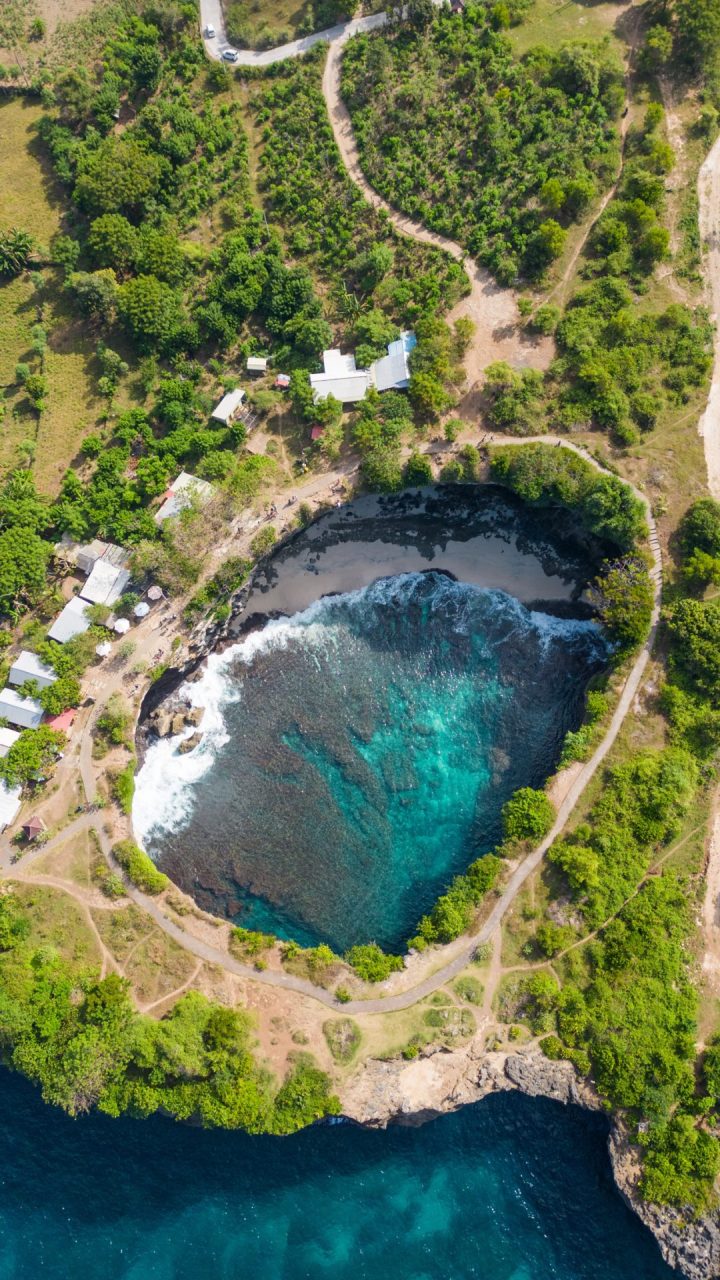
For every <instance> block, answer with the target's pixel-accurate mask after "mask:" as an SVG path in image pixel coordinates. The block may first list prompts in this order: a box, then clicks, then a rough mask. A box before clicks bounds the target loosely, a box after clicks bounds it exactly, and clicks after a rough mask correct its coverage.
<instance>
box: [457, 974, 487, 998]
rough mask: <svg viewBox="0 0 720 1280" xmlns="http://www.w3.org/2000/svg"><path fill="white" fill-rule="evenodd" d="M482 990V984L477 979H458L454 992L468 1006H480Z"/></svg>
mask: <svg viewBox="0 0 720 1280" xmlns="http://www.w3.org/2000/svg"><path fill="white" fill-rule="evenodd" d="M484 990H485V988H484V987H483V984H482V982H478V980H477V978H472V977H466V978H458V979H457V981H456V983H455V991H456V992H457V994H458V995H459V997H460V999H461V1000H467V1002H468V1004H482V998H483V993H484Z"/></svg>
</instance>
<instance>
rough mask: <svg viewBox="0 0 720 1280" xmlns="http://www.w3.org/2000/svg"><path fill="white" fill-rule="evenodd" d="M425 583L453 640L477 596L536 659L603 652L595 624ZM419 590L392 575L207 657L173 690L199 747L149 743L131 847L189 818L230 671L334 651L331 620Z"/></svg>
mask: <svg viewBox="0 0 720 1280" xmlns="http://www.w3.org/2000/svg"><path fill="white" fill-rule="evenodd" d="M433 576H434V583H433V591H432V602H431V603H432V608H433V610H439V611H442V612H443V613H444V614H445V616H446V617H451V618H452V625H453V629H454V630H455V631H456V632H458V633H465V634H466V633H467V632H468V630H469V629H470V628H471V627H472V626H473V625H477V618H476V617H475V616H474V614H473V603H474V602H476V600H477V597H478V595H480V596H484V597H485V598H486V599H487V598H491V599H492V601H493V605H494V607H495V608H496V610H497V612H498V613H499V614H500V613H505V614H506V615H508V614H509V615H510V616H511V617H512V618H513V621H514V623H515V625H516V626H517V627H518V629H519V630H521V631H523V632H527V630H528V629H532V630H533V631H535V632H536V634H537V636H538V639H539V641H540V644H541V651H542V654H543V656H545V654H546V652H547V650H548V647H549V646H550V645H551V644H552V643H553V641H554V640H556V639H561V638H564V639H566V640H567V639H568V638H569V637H571V636H574V635H576V636H577V637H578V638H579V639H580V638H584V639H585V640H586V641H587V639H588V637H590V636H596V637H597V643H598V647H599V648H600V647H604V645H605V641H604V638H603V633H602V630H601V628H599V627H598V626H597V624H595V623H592V622H584V621H579V620H577V619H566V618H556V617H554V616H552V615H549V614H545V613H538V612H529V611H528V610H527V609H526V607H525V606H524V605H523V604H521V602H520V601H519V600H516V599H515V597H514V596H510V595H507V594H506V593H505V592H503V591H499V590H492V591H489V590H487V589H485V588H481V587H475V586H471V585H469V584H467V583H458V582H456V581H455V580H454V579H451V578H448V577H446V576H445V575H443V574H436V575H433ZM427 583H428V575H427V574H422V573H410V574H400V575H396V576H393V577H390V578H382V579H379V580H378V581H377V582H374V583H373V584H372V585H371V586H369V587H362V588H360V589H359V590H357V591H352V592H347V593H346V594H344V595H339V596H325V597H323V598H322V599H320V600H316V601H315V602H314V603H313V604H311V605H310V606H309V607H308V608H307V609H305V610H303V611H302V612H301V613H297V614H295V615H294V616H293V617H292V618H277V619H271V620H270V621H268V622H267V623H266V624H265V626H264V627H263V628H262V630H260V631H255V632H253V633H252V634H251V635H249V636H247V637H246V638H245V639H244V640H242V641H241V642H240V643H238V644H235V645H232V646H231V647H230V648H228V649H226V650H225V651H224V652H223V653H219V654H210V656H209V657H208V659H207V661H206V665H205V669H204V671H203V674H202V676H201V678H200V679H199V680H197V681H194V682H191V683H188V684H185V685H183V686H182V687H181V689H180V690H179V695H180V697H181V698H183V699H185V700H186V701H188V702H189V703H190V704H191V705H192V706H194V707H203V708H204V716H203V719H202V723H201V725H200V729H201V732H202V740H201V742H200V743H199V745H198V746H197V747H195V748H194V750H192V751H189V752H187V753H185V754H182V753H180V752H179V751H178V747H179V744H180V743H181V742H182V741H183V740H184V739H185V738H188V737H190V736H191V734H193V733H194V732H195V728H194V727H193V726H190V727H188V728H186V729H185V730H184V731H183V733H181V734H179V735H177V736H176V737H170V738H161V739H159V740H157V741H156V742H153V743H152V745H151V746H150V747H149V749H148V751H147V753H146V756H145V760H144V762H143V766H142V769H141V770H140V772H139V774H138V777H137V782H136V787H135V796H134V800H133V811H132V817H133V826H134V830H135V836H136V838H137V839H138V841H139V842H140V843H141V844H145V843H146V842H147V840H148V837H149V836H151V835H153V834H156V833H160V832H166V833H172V832H177V831H180V830H182V829H183V827H185V826H186V825H187V823H188V821H189V819H190V816H191V814H192V810H193V804H194V796H195V791H194V784H195V783H196V782H198V781H199V779H200V778H202V777H203V775H204V774H205V773H206V772H207V770H208V769H209V768H210V767H211V766H212V764H213V761H214V759H215V756H216V755H217V752H218V751H219V750H220V749H221V747H223V746H224V745H225V743H226V742H227V741H228V733H227V730H226V725H225V718H224V715H223V712H224V709H225V708H226V707H227V706H228V705H229V704H230V703H232V702H237V701H238V700H239V698H240V697H241V696H242V690H241V687H240V686H239V684H238V682H237V680H236V678H235V675H234V671H235V670H236V668H237V664H238V663H242V664H243V665H247V666H249V665H250V664H251V663H252V661H253V659H254V658H255V656H256V655H257V654H258V653H260V652H261V651H263V650H269V649H275V648H277V649H282V648H284V647H285V646H286V645H287V644H288V643H289V642H290V640H291V639H297V637H298V632H301V633H302V636H303V642H304V644H306V645H307V646H308V647H309V648H319V647H321V646H327V645H328V644H334V643H335V641H336V639H339V637H336V636H334V635H333V626H332V623H333V621H335V620H337V618H338V616H339V615H344V616H347V614H348V613H349V612H352V610H353V608H354V607H358V606H359V607H367V606H370V605H375V606H381V607H382V606H385V607H388V608H391V609H395V610H398V609H399V610H402V609H403V608H404V607H406V606H407V605H408V604H409V603H410V602H411V600H412V598H413V594H414V593H415V592H416V591H417V590H418V589H426V588H427ZM326 615H329V623H330V625H327V620H326Z"/></svg>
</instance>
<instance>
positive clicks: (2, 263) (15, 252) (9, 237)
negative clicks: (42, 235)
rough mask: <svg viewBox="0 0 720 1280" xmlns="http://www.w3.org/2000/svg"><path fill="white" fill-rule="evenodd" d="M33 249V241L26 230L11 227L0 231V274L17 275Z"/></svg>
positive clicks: (22, 269) (23, 268)
mask: <svg viewBox="0 0 720 1280" xmlns="http://www.w3.org/2000/svg"><path fill="white" fill-rule="evenodd" d="M33 249H34V241H33V238H32V236H31V235H30V233H29V232H28V231H22V230H21V229H20V228H19V227H11V228H10V229H9V230H8V231H0V276H6V277H9V276H17V275H19V274H20V272H21V271H24V270H25V267H26V266H27V264H28V261H29V259H30V255H31V254H32V252H33Z"/></svg>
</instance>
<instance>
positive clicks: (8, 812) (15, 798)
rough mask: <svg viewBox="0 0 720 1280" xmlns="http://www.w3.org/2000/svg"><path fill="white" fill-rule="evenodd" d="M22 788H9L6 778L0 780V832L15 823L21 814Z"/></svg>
mask: <svg viewBox="0 0 720 1280" xmlns="http://www.w3.org/2000/svg"><path fill="white" fill-rule="evenodd" d="M21 796H22V787H9V786H8V784H7V782H6V781H5V779H4V778H0V831H4V830H5V828H6V827H9V826H10V823H11V822H14V821H15V819H16V818H17V816H18V814H19V812H20V804H21Z"/></svg>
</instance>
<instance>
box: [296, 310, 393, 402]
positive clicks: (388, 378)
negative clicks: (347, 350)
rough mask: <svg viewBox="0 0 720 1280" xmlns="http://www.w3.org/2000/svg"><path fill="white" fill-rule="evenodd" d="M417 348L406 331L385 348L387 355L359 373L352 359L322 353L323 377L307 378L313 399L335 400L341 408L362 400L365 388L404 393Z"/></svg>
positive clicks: (316, 375)
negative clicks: (411, 359) (410, 357)
mask: <svg viewBox="0 0 720 1280" xmlns="http://www.w3.org/2000/svg"><path fill="white" fill-rule="evenodd" d="M416 346H417V338H416V337H415V334H414V333H411V332H410V331H409V330H408V329H405V330H404V331H403V332H402V333H401V334H400V337H399V338H397V339H396V340H395V342H391V343H390V344H389V346H388V353H387V355H386V356H383V357H382V359H380V360H375V361H373V363H372V364H371V365H370V368H369V369H358V368H357V366H356V364H355V357H354V356H353V355H343V353H342V351H338V350H336V349H333V350H331V351H323V369H324V372H323V373H311V374H310V386H311V387H312V389H313V399H314V400H315V402H316V403H317V401H318V400H324V399H325V398H326V397H327V396H334V397H335V399H336V400H339V401H340V403H341V404H355V403H356V402H357V401H358V400H364V399H365V395H366V393H367V390H368V387H376V388H377V390H378V391H403V390H405V388H407V387H408V386H409V384H410V364H409V356H410V352H411V351H412V349H413V347H416Z"/></svg>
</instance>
